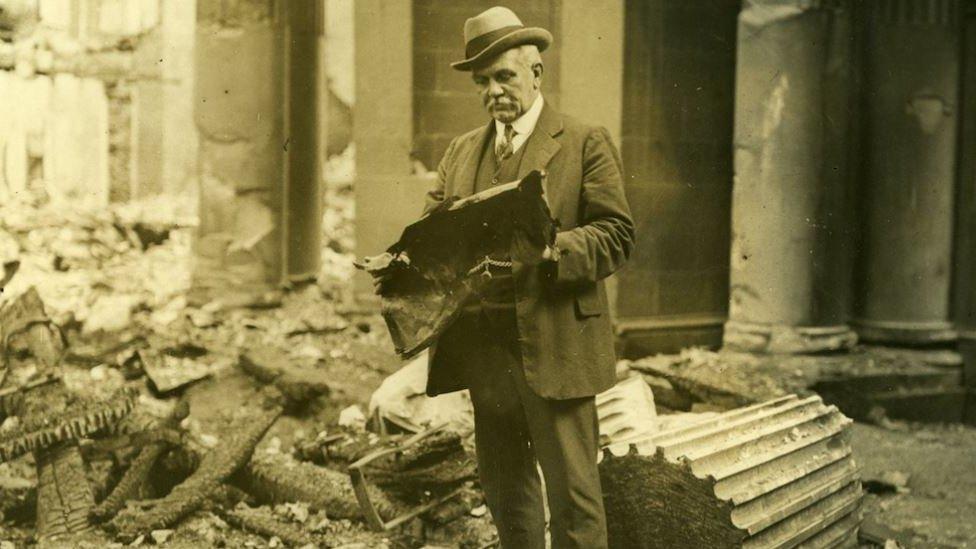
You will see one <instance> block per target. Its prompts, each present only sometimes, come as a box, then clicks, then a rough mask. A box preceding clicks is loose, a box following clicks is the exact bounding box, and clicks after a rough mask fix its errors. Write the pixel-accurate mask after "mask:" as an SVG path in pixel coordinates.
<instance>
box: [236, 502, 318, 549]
mask: <svg viewBox="0 0 976 549" xmlns="http://www.w3.org/2000/svg"><path fill="white" fill-rule="evenodd" d="M218 513H219V515H220V516H221V518H223V519H224V520H225V521H227V523H228V524H230V525H231V526H234V527H236V528H240V529H241V530H244V531H245V532H253V533H255V534H258V535H260V536H265V537H269V538H272V537H275V538H278V539H279V540H281V541H283V542H284V543H285V544H286V545H289V546H292V547H301V546H303V545H308V544H310V543H315V541H316V540H315V538H314V537H313V536H311V535H309V534H307V533H305V532H304V531H302V529H301V528H300V527H298V526H295V525H294V524H289V523H286V522H283V521H281V520H278V519H277V518H275V517H274V516H273V515H271V514H270V513H268V512H267V510H266V509H252V508H251V507H248V506H247V505H238V506H237V507H235V508H233V509H229V510H221V511H219V512H218Z"/></svg>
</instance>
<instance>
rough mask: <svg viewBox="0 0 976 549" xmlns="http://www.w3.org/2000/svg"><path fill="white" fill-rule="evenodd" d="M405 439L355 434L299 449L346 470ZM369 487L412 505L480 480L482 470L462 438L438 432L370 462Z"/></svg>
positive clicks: (366, 468)
mask: <svg viewBox="0 0 976 549" xmlns="http://www.w3.org/2000/svg"><path fill="white" fill-rule="evenodd" d="M405 440H407V437H405V436H400V435H397V436H387V437H381V438H378V437H377V436H376V435H374V434H372V433H353V434H349V435H348V436H342V437H340V438H339V439H338V440H328V441H327V442H326V443H325V444H323V445H321V446H320V445H318V444H316V443H310V444H309V445H305V446H302V447H300V449H299V452H298V453H299V456H300V457H304V458H306V459H309V458H311V459H309V461H313V462H315V463H320V464H326V465H327V466H331V467H334V468H337V469H341V470H345V469H346V467H348V466H349V465H350V464H351V463H353V462H355V461H358V460H359V459H362V458H363V457H365V456H367V455H369V454H373V453H376V452H379V451H382V450H385V449H390V448H395V447H398V445H400V444H401V443H403V442H404V441H405ZM363 473H364V474H365V475H366V476H368V477H369V480H370V483H372V484H375V485H377V486H380V487H382V488H383V489H385V490H388V491H390V492H391V493H394V494H396V495H397V496H398V497H401V498H404V499H408V500H420V499H424V498H425V496H426V495H428V494H427V493H428V492H433V493H443V492H446V491H448V490H451V489H453V488H456V487H457V486H459V485H461V484H462V483H464V482H465V481H467V480H471V479H474V478H476V477H477V474H478V473H477V465H476V464H475V461H474V459H472V457H471V456H470V455H469V454H468V453H467V452H466V451H465V449H464V445H463V443H462V440H461V437H460V435H458V434H457V433H454V432H451V431H447V430H437V431H436V432H433V433H432V434H430V435H428V436H426V437H424V438H422V439H421V440H420V441H419V442H417V443H416V444H412V445H408V446H406V447H404V448H403V449H402V450H401V451H398V452H395V453H390V454H388V455H385V456H383V457H381V458H379V459H375V460H373V461H371V462H370V463H369V464H368V465H366V466H364V467H363Z"/></svg>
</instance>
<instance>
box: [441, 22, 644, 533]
mask: <svg viewBox="0 0 976 549" xmlns="http://www.w3.org/2000/svg"><path fill="white" fill-rule="evenodd" d="M464 39H465V43H466V47H465V53H466V57H467V58H466V59H464V60H463V61H459V62H457V63H453V64H452V67H454V68H455V69H457V70H461V71H470V72H471V74H472V78H473V80H474V83H475V85H476V87H477V89H478V90H479V92H480V94H481V98H482V101H483V102H484V105H485V107H486V108H487V110H488V112H489V113H490V114H491V117H492V121H491V122H490V123H488V124H487V125H485V126H483V127H480V128H477V129H475V130H473V131H471V132H469V133H466V134H464V135H462V136H460V137H458V138H456V139H454V141H453V142H452V143H451V144H450V146H449V147H448V149H447V152H446V153H445V155H444V158H443V160H442V161H441V163H440V166H439V171H438V180H437V185H436V187H435V188H434V189H433V190H431V191H430V192H429V194H428V203H427V208H426V211H430V210H431V209H433V208H435V207H436V206H437V205H438V204H439V203H440V202H441V201H443V200H444V199H445V198H447V197H453V196H457V197H464V196H467V195H470V194H472V193H475V192H480V191H483V190H486V189H489V188H491V187H492V186H493V185H497V184H500V183H506V182H509V181H513V180H515V179H519V178H521V177H524V176H525V175H526V174H528V173H529V172H530V171H532V170H545V171H546V172H547V174H548V175H547V180H546V185H545V186H546V191H545V192H546V199H547V202H548V204H549V207H550V210H551V212H552V215H553V217H554V218H555V219H557V220H558V223H559V226H560V231H562V232H559V233H558V234H557V237H556V242H555V246H554V247H549V248H547V249H546V250H545V251H544V252H541V253H542V258H537V257H536V258H533V259H536V261H528V262H527V261H525V260H524V259H525V258H524V257H522V258H520V257H519V253H514V250H513V253H512V254H511V255H510V256H509V257H497V258H492V261H491V275H492V285H491V287H490V290H489V291H488V292H487V293H486V294H485V295H482V296H481V297H480V299H479V300H478V302H477V303H471V304H469V305H468V306H467V307H466V308H465V311H464V313H463V314H462V315H461V316H460V317H459V319H458V320H457V321H455V323H454V324H452V325H451V326H450V327H449V328H448V329H447V330H446V331H445V332H444V333H443V334H442V335H441V336H440V338H439V339H438V340H437V342H436V343H435V344H434V345H433V346H432V348H431V355H430V372H429V374H430V375H429V379H428V385H427V392H428V394H430V395H436V394H440V393H445V392H450V391H455V390H459V389H464V388H469V389H470V391H471V399H472V402H473V404H474V411H475V441H476V444H477V453H478V469H479V475H480V477H481V485H482V488H483V489H484V492H485V496H486V499H487V502H488V507H489V509H490V510H491V513H492V517H493V518H494V520H495V524H496V525H497V526H498V531H499V536H500V538H501V544H502V547H503V548H505V549H531V548H542V547H545V528H546V525H545V514H544V507H543V498H542V491H541V483H540V479H539V476H538V473H537V469H536V462H537V461H538V464H539V465H540V466H541V469H542V472H543V476H544V478H545V486H546V494H547V496H548V504H549V510H550V532H551V537H552V546H553V547H554V548H555V549H563V548H570V547H574V548H575V547H579V548H586V549H594V548H600V547H606V544H607V540H606V521H605V517H604V512H603V498H602V494H601V491H600V478H599V475H598V471H597V464H596V460H597V455H598V451H599V447H598V437H599V432H598V425H597V414H596V405H595V400H594V395H596V394H597V393H600V392H602V391H604V390H606V389H608V388H610V387H611V386H612V385H613V384H614V382H615V377H614V363H615V357H614V350H613V337H612V332H611V327H610V319H609V318H608V310H607V298H606V294H605V290H604V286H603V279H604V278H606V277H607V276H609V275H610V274H612V273H613V272H614V271H616V270H617V269H618V268H620V266H621V265H622V264H623V263H624V262H625V261H626V259H627V257H628V256H629V255H630V251H631V248H632V245H633V241H634V225H633V221H632V220H631V217H630V212H629V209H628V206H627V201H626V199H625V198H624V192H623V185H622V182H621V166H620V159H619V155H618V153H617V151H616V149H615V148H614V146H613V145H612V143H611V142H610V138H609V135H608V133H607V131H606V130H605V129H602V128H597V127H591V126H586V125H583V124H582V123H580V122H578V121H576V120H574V119H572V118H570V117H568V116H564V115H561V114H559V113H558V112H556V111H555V110H554V109H553V108H552V107H551V106H549V105H548V104H547V103H546V102H545V100H544V98H543V97H542V94H541V92H540V86H541V84H542V79H543V75H544V65H543V63H542V58H541V57H540V55H539V52H540V51H543V50H545V49H546V48H547V47H548V46H549V44H550V43H551V42H552V35H551V34H550V33H549V32H547V31H546V30H544V29H541V28H527V27H525V26H523V25H522V22H521V21H520V20H519V18H518V17H517V16H516V15H515V13H513V12H512V11H511V10H508V9H507V8H501V7H495V8H491V9H489V10H487V11H485V12H483V13H481V14H480V15H478V16H476V17H473V18H471V19H468V20H467V21H466V22H465V25H464ZM564 70H570V68H569V67H567V68H566V69H564ZM577 70H583V68H582V67H577ZM520 253H522V252H520ZM536 253H540V252H536ZM538 259H542V260H543V261H541V262H540V261H537V260H538ZM479 276H480V275H479Z"/></svg>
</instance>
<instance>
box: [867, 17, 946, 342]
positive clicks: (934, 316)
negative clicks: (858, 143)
mask: <svg viewBox="0 0 976 549" xmlns="http://www.w3.org/2000/svg"><path fill="white" fill-rule="evenodd" d="M959 46H960V43H959V2H958V0H885V1H883V2H870V3H866V4H865V40H864V67H865V79H864V95H863V97H864V102H863V107H864V111H863V112H864V148H863V152H864V154H863V162H864V164H863V189H862V196H861V202H860V212H859V216H858V217H859V218H860V219H861V221H862V224H863V225H862V243H861V246H860V255H859V258H858V266H857V275H856V277H857V278H856V287H857V290H858V291H857V297H858V299H857V301H856V303H855V326H856V328H857V331H858V334H859V335H860V337H861V338H862V339H864V340H868V341H877V342H884V343H896V344H919V343H932V342H940V341H949V340H952V339H953V338H954V337H955V332H954V330H953V328H952V324H951V323H950V320H949V319H950V316H949V315H950V313H949V301H950V299H949V292H950V279H951V272H952V259H951V258H952V233H953V227H952V224H953V201H954V195H955V185H954V181H955V175H956V171H955V170H956V139H957V124H958V112H959V98H958V88H959Z"/></svg>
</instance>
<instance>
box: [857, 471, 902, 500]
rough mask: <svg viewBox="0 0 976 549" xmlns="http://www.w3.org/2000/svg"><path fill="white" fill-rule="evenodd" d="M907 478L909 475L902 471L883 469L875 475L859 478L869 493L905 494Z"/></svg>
mask: <svg viewBox="0 0 976 549" xmlns="http://www.w3.org/2000/svg"><path fill="white" fill-rule="evenodd" d="M909 478H911V475H909V474H908V473H904V472H902V471H883V472H882V473H881V474H880V475H878V476H876V477H865V478H863V479H861V484H863V485H864V489H865V490H866V491H867V492H869V493H871V494H877V495H885V494H907V493H908V492H909V489H908V479H909Z"/></svg>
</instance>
